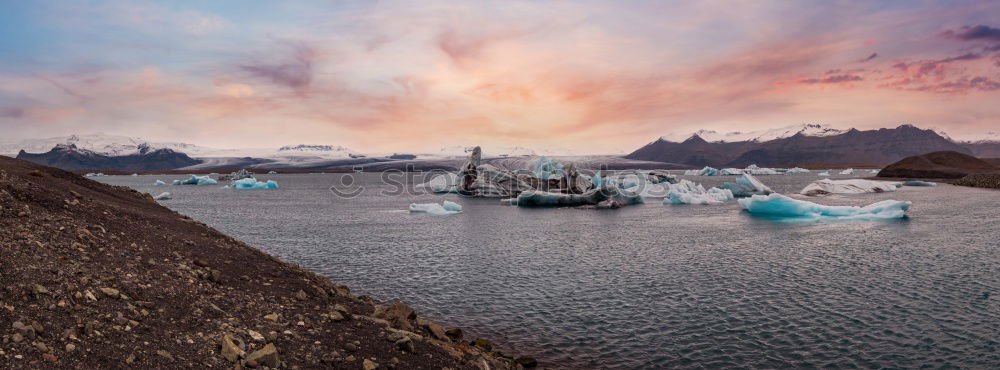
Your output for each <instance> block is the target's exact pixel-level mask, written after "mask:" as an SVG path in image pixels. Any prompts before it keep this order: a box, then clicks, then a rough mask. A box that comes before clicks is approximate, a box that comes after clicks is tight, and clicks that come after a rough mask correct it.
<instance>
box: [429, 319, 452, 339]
mask: <svg viewBox="0 0 1000 370" xmlns="http://www.w3.org/2000/svg"><path fill="white" fill-rule="evenodd" d="M423 324H424V325H423V326H424V329H427V332H428V333H430V334H431V338H434V339H437V340H445V341H446V340H448V339H449V338H448V335H447V334H445V332H444V327H442V326H441V325H438V324H435V323H433V322H430V321H425V322H424V323H423Z"/></svg>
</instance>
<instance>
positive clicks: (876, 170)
mask: <svg viewBox="0 0 1000 370" xmlns="http://www.w3.org/2000/svg"><path fill="white" fill-rule="evenodd" d="M879 172H882V169H875V170H872V173H873V174H878V173H879Z"/></svg>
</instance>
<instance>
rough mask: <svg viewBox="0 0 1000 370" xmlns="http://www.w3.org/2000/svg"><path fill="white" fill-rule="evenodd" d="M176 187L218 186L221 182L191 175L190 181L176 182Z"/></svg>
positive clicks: (206, 176)
mask: <svg viewBox="0 0 1000 370" xmlns="http://www.w3.org/2000/svg"><path fill="white" fill-rule="evenodd" d="M173 184H174V185H218V184H219V182H218V181H215V179H213V178H211V177H208V175H205V176H196V175H191V178H190V179H187V180H174V182H173Z"/></svg>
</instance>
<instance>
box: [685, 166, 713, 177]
mask: <svg viewBox="0 0 1000 370" xmlns="http://www.w3.org/2000/svg"><path fill="white" fill-rule="evenodd" d="M684 174H685V175H687V176H718V175H719V170H717V169H715V168H712V167H708V166H705V168H702V169H701V170H687V171H684Z"/></svg>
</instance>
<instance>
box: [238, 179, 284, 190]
mask: <svg viewBox="0 0 1000 370" xmlns="http://www.w3.org/2000/svg"><path fill="white" fill-rule="evenodd" d="M232 185H233V190H255V189H277V188H278V183H277V182H275V181H274V180H267V182H262V181H257V179H255V178H253V177H249V178H245V179H239V180H236V181H233V184H232Z"/></svg>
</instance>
